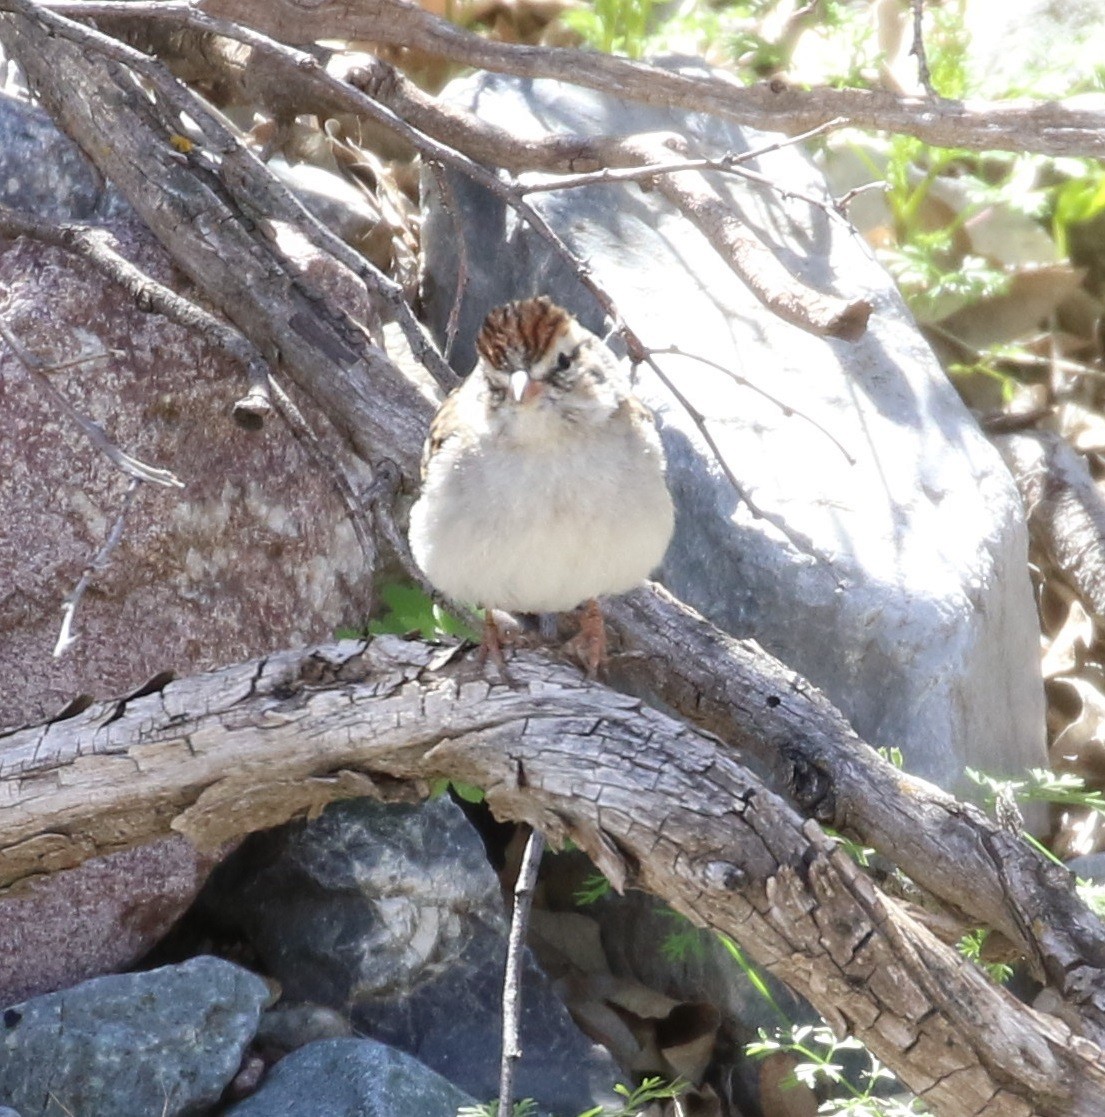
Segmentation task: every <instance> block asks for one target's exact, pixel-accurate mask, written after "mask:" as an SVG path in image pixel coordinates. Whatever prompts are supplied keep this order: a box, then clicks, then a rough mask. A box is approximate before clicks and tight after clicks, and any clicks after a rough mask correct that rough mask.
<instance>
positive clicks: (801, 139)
mask: <svg viewBox="0 0 1105 1117" xmlns="http://www.w3.org/2000/svg"><path fill="white" fill-rule="evenodd" d="M845 123H846V121H844V120H843V119H836V120H828V121H826V122H825V123H824V124H819V125H818V126H817V127H816V128H811V129H810V130H809V131H808V132H801V133H799V134H798V135H797V136H788V137H787V138H786V139H782V140H776V141H775V142H773V143H769V144H764V145H763V146H762V147H757V148H755V149H753V150H752V151H742V152H727V153H726V154H725V155H722V156H719V157H717V158H713V159H673V160H669V161H667V162H664V163H646V164H645V165H643V166H639V167H601V168H600V169H599V170H597V171H587V172H585V173H584V174H575V175H559V176H557V177H555V178H542V179H538V180H537V181H536V182H520V183H519V187H520V189H519V192H520V193H521V194H538V193H541V192H543V191H549V190H572V189H575V188H577V187H580V186H596V185H598V186H602V185H606V184H609V183H612V182H647V181H649V180H650V179H653V178H656V177H658V176H659V175H671V174H678V173H679V172H681V171H716V172H718V173H719V174H732V175H737V176H738V177H743V178H746V179H747V180H748V181H750V182H755V183H756V184H757V185H760V186H765V185H766V186H770V187H771V188H772V189H773V190H776V191H777V192H780V193H783V195H784V196H785V197H794V198H800V200H802V201H806V202H809V203H810V204H811V205H816V206H818V207H821V208H824V206H825V199H824V198H814V197H813V196H812V195H809V196H806V195H800V194H796V193H793V192H789V191H784V189H783V188H782V187H780V186H779V185H778V183H775V182H772V180H770V179H768V178H767V177H766V176H764V175H761V174H756V173H755V172H750V171H748V170H747V169H746V168H745V167H744V164H745V163H751V162H752V161H753V160H755V159H759V158H760V157H761V156H764V155H768V154H770V153H771V152H773V151H781V150H782V149H783V148H785V147H793V146H794V145H795V144H800V143H805V142H806V141H807V140H811V139H813V138H814V137H816V136H821V135H824V134H825V133H827V132H831V131H833V130H834V129H836V128H839V127H841V126H842V125H843V124H845ZM835 216H836V217H837V218H838V219H839V217H840V214H839V213H838V214H836V215H835Z"/></svg>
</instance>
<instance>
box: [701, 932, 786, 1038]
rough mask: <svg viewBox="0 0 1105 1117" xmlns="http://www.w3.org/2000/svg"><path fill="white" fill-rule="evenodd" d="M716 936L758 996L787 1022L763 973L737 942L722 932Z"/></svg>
mask: <svg viewBox="0 0 1105 1117" xmlns="http://www.w3.org/2000/svg"><path fill="white" fill-rule="evenodd" d="M717 937H718V941H719V942H720V943H721V945H722V946H724V947H725V949H726V950H727V951H728V952H729V956H730V957H731V958H732V959H733V961H734V962H736V963H737V965H738V966H739V967H740V968H741V971H742V972H743V973H744V976H745V977H746V978H747V979H748V981H749V982H750V983H751V985H752V988H753V989H755V990H756V992H757V993H758V994H759V995H760V997H761V998H762V999H763V1000H764V1001H765V1002H766V1003H767V1004H769V1005H770V1006H771V1007H772V1008H773V1009H774V1010H775V1012H776V1014H777V1015H778V1017H779V1019H780V1020H782V1021H784V1023H786V1024H789V1023H790V1018H789V1017H788V1016H787V1014H786V1013H785V1012H784V1011H783V1008H782V1006H781V1005H780V1004H779V1002H778V1001H777V1000H776V999H775V994H774V993H772V992H771V986H770V985H768V983H767V982H766V981H765V980H764V976H763V974H761V973H760V971H759V970H758V969H756V967H755V966H753V965H752V963H751V962H750V961H749V960H748V958H747V957H746V956H745V953H744V951H743V950H741V948H740V947H739V946H737V944H736V943H735V942H734V941H733V940H732V939H731V938H730V937H729V936H728V935H725V934H722V933H721V932H720V931H719V932H718V936H717Z"/></svg>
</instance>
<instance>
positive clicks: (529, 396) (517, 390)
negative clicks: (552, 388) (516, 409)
mask: <svg viewBox="0 0 1105 1117" xmlns="http://www.w3.org/2000/svg"><path fill="white" fill-rule="evenodd" d="M544 390H545V385H544V384H542V383H541V381H540V380H531V379H530V378H529V374H528V373H526V372H524V371H523V370H522V369H518V370H517V371H515V372H512V373H511V374H510V394H511V397H512V398H513V399H514V402H515V403H529V401H530V400H533V399H536V398H537V397H538V396H539V395H541V393H542V392H543V391H544Z"/></svg>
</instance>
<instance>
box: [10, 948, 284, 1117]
mask: <svg viewBox="0 0 1105 1117" xmlns="http://www.w3.org/2000/svg"><path fill="white" fill-rule="evenodd" d="M268 996H269V990H268V987H267V986H266V985H265V983H264V982H263V981H262V980H261V979H260V978H259V977H256V976H255V975H254V974H251V973H249V972H248V971H246V970H243V969H241V968H240V967H239V966H234V965H232V964H231V963H229V962H224V961H223V960H222V959H219V958H194V959H192V960H191V961H188V962H185V963H183V964H182V965H179V966H166V967H165V968H163V969H160V970H152V971H150V972H148V973H135V974H117V975H112V976H109V977H100V978H95V979H94V980H92V981H87V982H85V983H84V984H83V985H78V986H75V987H74V988H72V989H68V990H66V991H64V992H62V993H51V994H48V995H46V996H44V997H36V998H35V999H34V1000H30V1001H25V1002H23V1003H22V1004H18V1005H13V1006H11V1007H9V1008H7V1009H6V1010H5V1011H4V1013H3V1020H2V1024H0V1102H3V1103H7V1104H10V1105H12V1106H14V1107H15V1108H16V1109H17V1110H18V1111H19V1112H20V1113H21V1114H22V1117H60V1115H61V1114H63V1113H67V1114H74V1115H79V1117H150V1115H151V1114H159V1115H162V1117H177V1115H185V1114H187V1115H196V1114H199V1113H202V1112H204V1110H205V1109H206V1108H207V1107H209V1106H211V1105H213V1104H214V1103H215V1102H216V1101H218V1099H219V1096H220V1094H221V1093H222V1091H223V1089H224V1088H225V1087H226V1085H227V1083H229V1082H230V1081H231V1079H232V1078H233V1077H234V1075H235V1073H236V1072H237V1070H238V1067H239V1064H240V1063H241V1059H242V1052H243V1051H244V1050H245V1047H246V1044H247V1043H248V1042H249V1040H250V1038H251V1037H252V1035H253V1032H254V1029H255V1028H256V1026H257V1019H258V1016H259V1015H260V1012H261V1006H262V1005H263V1004H264V1002H265V1000H266V999H267V998H268Z"/></svg>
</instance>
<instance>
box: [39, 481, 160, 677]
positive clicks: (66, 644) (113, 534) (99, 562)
mask: <svg viewBox="0 0 1105 1117" xmlns="http://www.w3.org/2000/svg"><path fill="white" fill-rule="evenodd" d="M141 484H142V482H141V480H140V479H139V478H137V477H132V478H131V479H130V481H129V483H128V484H127V491H126V492H125V493H124V494H123V502H122V504H121V505H120V507H119V514H118V515H117V516H116V517H115V522H114V523H113V524H112V525H111V531H109V532H108V535H107V539H105V540H104V545H103V546H102V547H101V548H100V549H99V550H98V551H97V552H96V555H95V557H94V558H93V559H92V561H91V562H90V563H89V564H88V565H87V566H86V567H85V568H84V570H83V571H82V573H81V576H80V580H79V581H78V582H77V584H76V586H75V587H74V589H73V592H72V593H71V594H70V595H69V596H68V597H67V598H66V599H65V601H64V602H63V603H62V607H61V628H60V630H59V631H58V640H57V643H56V644H55V645H54V659H60V658H61V656H63V655H64V654H65V653H66V652H67V651H68V650H69V649H70V648H71V647H73V645H74V644H75V643H76V642H77V638H76V637H75V636H73V635H72V630H73V621H74V620H75V619H76V616H77V609H78V608H79V607H80V603H81V598H83V597H84V594H85V591H86V590H87V589H88V587H89V585H91V583H92V576H93V575H94V574H98V573H99V572H100V571H101V570H103V569H104V567H105V566H107V563H108V559H110V558H111V553H112V551H114V550H115V548H116V547H117V546H118V545H119V540H120V539H122V538H123V524H124V521H125V520H126V516H127V511H128V509H129V508H130V506H131V502H132V501H133V500H134V494H135V493H136V492H138V486H139V485H141Z"/></svg>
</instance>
